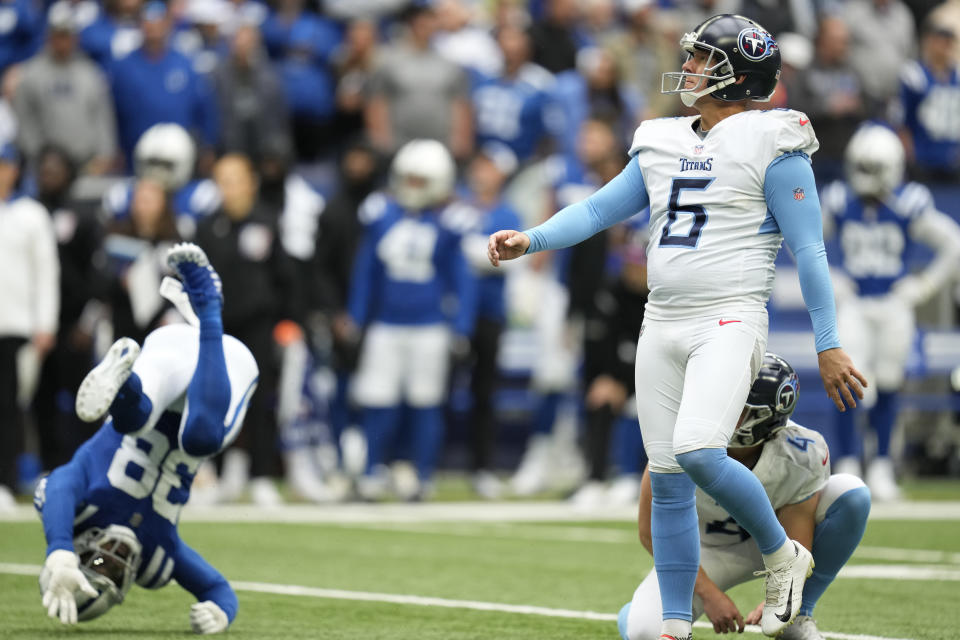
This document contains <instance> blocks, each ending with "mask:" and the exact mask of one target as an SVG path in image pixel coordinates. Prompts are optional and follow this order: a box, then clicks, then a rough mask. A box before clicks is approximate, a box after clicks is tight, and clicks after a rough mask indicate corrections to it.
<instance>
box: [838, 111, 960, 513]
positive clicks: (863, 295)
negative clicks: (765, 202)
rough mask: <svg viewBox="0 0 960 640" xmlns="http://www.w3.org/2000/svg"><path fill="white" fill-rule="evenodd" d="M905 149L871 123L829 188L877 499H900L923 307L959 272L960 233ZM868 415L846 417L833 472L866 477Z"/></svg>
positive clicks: (842, 301)
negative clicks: (904, 391)
mask: <svg viewBox="0 0 960 640" xmlns="http://www.w3.org/2000/svg"><path fill="white" fill-rule="evenodd" d="M904 155H905V154H904V149H903V145H902V144H901V142H900V139H899V138H898V137H897V135H896V134H895V133H894V132H893V131H891V130H890V129H888V128H886V127H884V126H881V125H877V124H868V125H864V126H863V127H861V128H860V129H859V130H858V131H857V132H856V133H855V134H854V135H853V137H852V138H851V139H850V142H849V144H848V145H847V150H846V158H845V164H846V174H847V180H846V183H843V182H834V183H832V184H830V185H829V186H827V187H826V188H825V189H824V190H823V217H824V230H825V234H826V235H828V236H829V235H831V234H833V235H835V236H836V237H837V240H838V241H839V242H838V244H839V249H840V251H839V252H838V253H837V254H836V255H837V258H838V265H837V266H839V267H840V270H841V272H842V273H843V275H845V276H846V281H845V282H844V284H845V285H847V286H838V287H837V290H838V292H841V291H844V290H845V289H850V292H849V293H848V294H846V295H838V322H839V326H840V336H841V337H842V338H843V342H844V344H846V345H847V348H848V349H849V351H850V354H851V357H853V358H855V359H856V361H857V362H860V363H861V364H862V366H863V370H864V371H865V372H866V375H867V377H868V378H871V379H873V378H876V384H875V385H874V386H875V388H876V393H875V394H873V393H869V394H868V395H867V398H866V402H865V403H864V405H865V406H866V407H869V410H868V412H867V413H868V418H869V426H870V429H871V430H872V431H873V432H874V433H875V434H876V438H877V443H876V447H877V448H876V456H875V457H874V458H873V459H872V460H871V461H870V462H869V464H868V465H867V467H866V474H865V478H866V481H867V486H869V487H870V491H871V493H873V496H874V498H875V499H877V500H893V499H896V498H897V497H898V496H899V494H900V492H899V489H898V487H897V484H896V480H895V477H894V468H893V461H892V460H891V458H890V436H891V433H892V432H893V427H894V424H895V422H896V418H897V395H898V392H899V391H900V388H901V387H902V386H903V382H904V372H905V369H906V366H907V359H908V357H909V356H910V351H911V348H912V347H913V342H914V339H915V338H916V333H917V327H916V313H915V311H914V309H915V307H916V306H917V305H919V304H922V303H923V302H924V301H926V300H928V299H929V298H930V297H931V296H933V295H934V294H935V293H936V292H937V291H939V290H940V289H941V288H942V287H943V285H944V284H946V283H947V281H948V280H949V279H950V278H952V277H953V276H954V275H956V273H957V271H958V268H960V227H958V226H957V223H956V222H954V221H953V220H952V219H951V218H950V217H949V216H947V215H946V214H944V213H941V212H940V211H938V210H937V208H936V206H935V205H934V203H933V197H932V196H931V194H930V190H929V189H927V187H925V186H923V185H922V184H919V183H916V182H904V165H905V158H904ZM917 245H923V246H925V247H929V248H930V249H933V250H934V251H935V252H936V254H935V256H934V259H933V260H932V261H931V262H930V263H929V264H928V265H927V266H926V268H925V269H923V271H920V272H918V273H910V269H909V264H908V259H909V258H910V257H911V254H914V253H915V251H916V249H917ZM860 413H861V411H860V410H857V411H853V412H849V411H848V412H845V413H841V414H839V415H838V416H837V421H838V424H837V426H838V427H839V428H838V430H837V438H838V441H837V443H836V446H835V451H834V468H835V469H836V470H838V471H843V472H845V473H853V474H856V475H860V459H859V454H860V452H859V451H858V450H857V443H856V437H857V430H856V425H855V420H856V417H857V415H858V414H860Z"/></svg>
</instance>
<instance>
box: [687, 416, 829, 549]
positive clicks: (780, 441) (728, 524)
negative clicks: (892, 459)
mask: <svg viewBox="0 0 960 640" xmlns="http://www.w3.org/2000/svg"><path fill="white" fill-rule="evenodd" d="M829 457H830V456H829V450H828V449H827V443H826V441H825V440H824V439H823V436H822V435H820V434H819V433H817V432H816V431H812V430H810V429H807V428H806V427H801V426H800V425H798V424H797V423H796V422H793V421H792V420H791V421H789V422H787V426H786V427H785V428H784V429H782V430H780V431H778V432H777V433H776V434H774V436H773V437H772V438H771V439H770V440H768V441H767V442H766V444H764V445H763V451H762V452H761V453H760V459H759V460H757V464H756V465H754V467H753V469H752V471H753V474H754V475H755V476H757V477H758V478H759V479H760V483H761V484H763V488H764V490H765V491H766V492H767V497H768V498H769V499H770V504H772V505H773V508H774V510H777V509H779V508H780V507H783V506H786V505H788V504H796V503H797V502H803V501H804V500H806V499H807V498H809V497H810V496H812V495H813V494H815V493H816V492H818V491H820V490H821V489H823V488H824V487H825V486H826V484H827V480H829V479H830V460H829ZM697 517H698V518H699V520H700V542H701V544H704V545H708V546H714V547H715V546H723V545H728V544H734V543H737V542H741V541H743V540H746V539H747V538H749V537H750V536H749V534H747V532H746V531H744V530H743V529H742V528H741V527H740V525H738V524H737V522H736V521H735V520H734V519H733V516H731V515H730V514H729V513H727V512H726V511H725V510H724V508H723V507H721V506H720V505H718V504H717V502H716V501H715V500H714V499H713V498H711V497H710V496H708V495H707V494H706V493H704V492H703V490H702V489H699V488H698V489H697Z"/></svg>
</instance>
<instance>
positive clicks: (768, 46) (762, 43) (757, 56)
mask: <svg viewBox="0 0 960 640" xmlns="http://www.w3.org/2000/svg"><path fill="white" fill-rule="evenodd" d="M737 48H738V49H740V53H741V54H742V55H743V57H744V58H747V59H748V60H754V61H756V60H763V59H764V58H767V57H769V56H772V55H773V52H774V51H776V50H777V43H776V41H775V40H774V39H773V37H771V36H770V34H769V33H767V32H766V31H761V30H760V29H756V28H753V27H747V28H746V29H744V30H743V31H741V32H740V35H739V36H737Z"/></svg>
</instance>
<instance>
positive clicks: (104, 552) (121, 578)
mask: <svg viewBox="0 0 960 640" xmlns="http://www.w3.org/2000/svg"><path fill="white" fill-rule="evenodd" d="M73 544H74V547H75V549H76V553H77V556H78V557H79V559H80V571H81V572H82V573H83V575H84V577H86V578H87V580H88V581H89V582H90V584H91V586H93V588H94V589H96V590H97V592H98V593H99V594H100V595H98V596H97V597H96V598H90V597H88V596H86V595H83V594H78V596H77V614H78V615H77V618H78V619H79V620H81V621H83V620H92V619H93V618H97V617H99V616H101V615H103V614H104V613H106V612H107V610H108V609H110V608H111V607H113V606H114V605H117V604H121V603H122V602H123V599H124V596H126V594H127V591H129V590H130V587H131V585H132V584H133V581H134V578H135V577H136V573H137V569H138V568H139V567H140V552H141V546H140V542H139V541H138V540H137V537H136V535H135V534H134V533H133V531H131V530H130V529H128V528H127V527H122V526H119V525H110V526H109V527H107V528H106V529H98V528H92V529H88V530H86V531H84V532H83V533H81V534H80V535H79V536H77V538H76V539H74V543H73Z"/></svg>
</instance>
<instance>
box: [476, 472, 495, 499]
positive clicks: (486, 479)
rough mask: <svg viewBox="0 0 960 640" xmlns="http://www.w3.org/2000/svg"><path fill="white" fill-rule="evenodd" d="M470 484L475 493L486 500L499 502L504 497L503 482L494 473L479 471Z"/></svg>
mask: <svg viewBox="0 0 960 640" xmlns="http://www.w3.org/2000/svg"><path fill="white" fill-rule="evenodd" d="M470 483H471V485H473V491H474V493H476V494H477V495H478V496H480V497H481V498H483V499H484V500H499V499H500V498H501V497H503V482H501V481H500V478H498V477H497V475H496V474H495V473H493V472H492V471H477V472H476V473H474V474H473V478H471V480H470Z"/></svg>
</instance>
